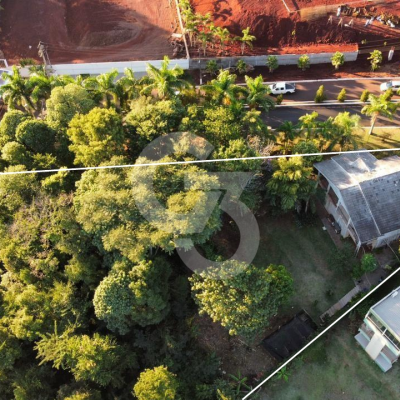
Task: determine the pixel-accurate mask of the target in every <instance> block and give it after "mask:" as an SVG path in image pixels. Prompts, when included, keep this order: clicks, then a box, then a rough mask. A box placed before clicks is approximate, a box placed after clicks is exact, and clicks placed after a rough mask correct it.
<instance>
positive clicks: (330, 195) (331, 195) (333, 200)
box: [328, 188, 339, 206]
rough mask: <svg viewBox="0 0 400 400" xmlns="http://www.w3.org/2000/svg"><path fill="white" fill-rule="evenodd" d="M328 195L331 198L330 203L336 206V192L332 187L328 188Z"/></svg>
mask: <svg viewBox="0 0 400 400" xmlns="http://www.w3.org/2000/svg"><path fill="white" fill-rule="evenodd" d="M328 196H329V198H330V199H331V201H332V203H333V204H334V205H335V206H337V203H338V201H339V198H338V197H337V196H336V193H335V192H334V191H333V189H332V188H330V189H329V192H328Z"/></svg>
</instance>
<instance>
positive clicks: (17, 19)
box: [0, 0, 177, 63]
mask: <svg viewBox="0 0 400 400" xmlns="http://www.w3.org/2000/svg"><path fill="white" fill-rule="evenodd" d="M2 7H3V8H4V10H2V11H1V15H0V28H1V32H2V39H1V42H0V48H1V50H3V52H4V54H5V57H6V58H7V59H8V60H9V61H10V62H17V61H18V60H19V59H20V58H24V57H33V58H38V55H37V45H38V42H39V41H43V42H45V43H46V44H47V45H48V52H49V56H50V59H51V61H52V62H53V63H56V62H93V61H97V62H99V61H125V60H135V59H136V60H150V59H160V58H162V57H163V56H164V55H170V56H171V55H172V48H171V46H170V45H169V42H168V39H169V37H170V35H171V33H173V32H175V31H177V20H176V14H175V10H174V9H173V8H171V7H170V6H169V2H168V0H153V1H146V0H30V1H26V0H3V1H2Z"/></svg>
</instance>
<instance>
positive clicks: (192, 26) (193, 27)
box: [185, 18, 199, 47]
mask: <svg viewBox="0 0 400 400" xmlns="http://www.w3.org/2000/svg"><path fill="white" fill-rule="evenodd" d="M185 32H186V33H188V35H189V43H190V46H191V47H192V46H194V43H195V38H196V36H197V35H198V33H199V23H198V21H197V20H196V19H193V18H190V19H188V20H187V21H186V22H185Z"/></svg>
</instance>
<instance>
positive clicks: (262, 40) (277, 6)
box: [191, 0, 400, 55]
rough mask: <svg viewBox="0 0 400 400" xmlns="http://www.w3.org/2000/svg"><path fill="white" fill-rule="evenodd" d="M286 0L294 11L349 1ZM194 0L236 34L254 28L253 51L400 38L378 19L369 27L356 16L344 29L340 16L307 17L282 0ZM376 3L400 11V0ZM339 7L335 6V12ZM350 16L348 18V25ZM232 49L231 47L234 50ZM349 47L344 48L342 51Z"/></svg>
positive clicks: (398, 31)
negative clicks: (338, 17)
mask: <svg viewBox="0 0 400 400" xmlns="http://www.w3.org/2000/svg"><path fill="white" fill-rule="evenodd" d="M285 1H286V4H287V5H288V7H289V9H290V10H293V11H294V10H304V9H309V10H313V9H314V10H315V7H316V6H325V5H336V4H345V3H346V2H343V0H285ZM191 2H192V5H193V8H194V9H195V11H196V12H200V13H203V14H204V13H207V12H210V13H211V14H212V15H213V21H214V23H215V25H217V26H222V27H227V28H228V29H229V31H230V32H231V33H232V34H234V35H241V31H242V30H243V29H245V28H246V27H250V33H251V34H253V35H255V36H256V37H257V40H256V42H255V46H254V49H253V51H252V53H253V54H268V53H290V52H298V51H296V50H295V49H296V48H304V47H306V48H307V53H317V52H321V51H325V50H324V48H325V45H328V44H339V45H341V44H349V43H360V42H361V41H364V40H367V41H368V42H371V43H380V44H383V42H384V41H385V40H386V39H388V40H389V39H391V38H392V39H393V38H400V29H391V28H389V27H387V26H384V25H381V24H379V23H378V22H377V21H375V22H374V24H373V25H372V26H369V27H367V28H365V27H364V23H365V19H363V18H355V19H354V26H353V27H346V26H344V27H343V28H341V27H339V26H338V21H339V19H337V18H336V16H335V18H334V20H333V23H332V24H328V16H327V15H326V14H324V16H323V17H321V18H319V19H317V20H304V19H302V17H301V15H300V12H291V13H289V12H288V11H287V9H286V7H285V6H284V4H283V1H282V0H191ZM347 4H349V5H351V6H352V7H354V6H362V7H363V6H365V5H366V4H369V5H371V3H367V2H366V1H357V2H354V1H351V0H350V1H348V2H347ZM375 6H376V7H377V9H378V10H380V11H385V12H391V13H393V14H400V0H388V1H387V2H386V3H385V4H383V5H381V4H375ZM335 10H336V8H335V7H334V8H333V11H335ZM310 14H312V11H311V12H310ZM342 16H343V14H342ZM314 17H315V16H314ZM313 19H314V18H313ZM350 19H351V18H350V17H344V24H346V23H348V22H349V21H350ZM321 45H324V46H321ZM232 50H233V49H232V48H231V49H230V51H232ZM345 50H346V49H345V47H344V48H343V50H342V51H345ZM335 51H336V50H335ZM234 52H235V53H237V54H235V55H240V53H239V46H237V49H236V51H234ZM194 55H195V53H194Z"/></svg>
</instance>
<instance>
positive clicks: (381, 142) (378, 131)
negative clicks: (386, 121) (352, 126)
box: [357, 127, 400, 149]
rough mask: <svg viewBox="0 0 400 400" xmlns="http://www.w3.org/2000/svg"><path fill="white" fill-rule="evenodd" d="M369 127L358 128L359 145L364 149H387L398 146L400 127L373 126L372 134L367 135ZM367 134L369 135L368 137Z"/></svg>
mask: <svg viewBox="0 0 400 400" xmlns="http://www.w3.org/2000/svg"><path fill="white" fill-rule="evenodd" d="M368 132H369V128H367V127H366V128H360V129H358V132H357V134H358V135H359V136H360V141H359V143H360V144H359V146H360V147H362V148H365V149H387V148H399V147H400V128H395V129H392V128H390V129H387V128H379V127H378V128H374V131H373V133H372V135H370V136H369V135H368ZM368 136H369V137H368Z"/></svg>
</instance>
